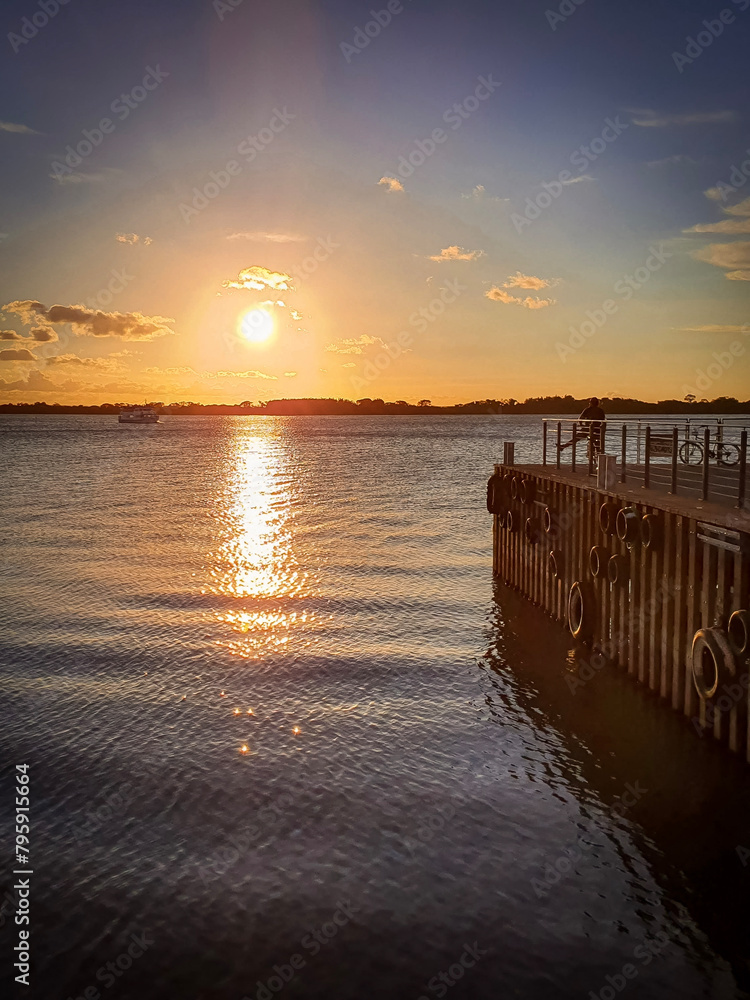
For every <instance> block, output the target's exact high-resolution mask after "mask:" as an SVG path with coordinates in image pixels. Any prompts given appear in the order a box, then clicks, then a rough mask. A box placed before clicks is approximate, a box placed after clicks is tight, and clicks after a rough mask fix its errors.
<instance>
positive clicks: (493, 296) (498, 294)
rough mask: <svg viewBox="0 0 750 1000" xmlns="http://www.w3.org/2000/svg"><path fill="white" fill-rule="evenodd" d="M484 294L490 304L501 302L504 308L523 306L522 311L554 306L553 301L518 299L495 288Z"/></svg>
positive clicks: (531, 298)
mask: <svg viewBox="0 0 750 1000" xmlns="http://www.w3.org/2000/svg"><path fill="white" fill-rule="evenodd" d="M484 294H485V298H488V299H490V300H491V301H492V302H502V303H503V304H504V305H506V306H523V308H524V309H546V308H547V306H553V305H554V304H555V299H535V298H533V297H532V296H531V295H527V296H526V298H525V299H520V298H517V297H516V296H515V295H511V294H510V292H506V291H504V290H503V289H502V288H498V287H497V286H495V287H494V288H490V290H489V291H488V292H485V293H484Z"/></svg>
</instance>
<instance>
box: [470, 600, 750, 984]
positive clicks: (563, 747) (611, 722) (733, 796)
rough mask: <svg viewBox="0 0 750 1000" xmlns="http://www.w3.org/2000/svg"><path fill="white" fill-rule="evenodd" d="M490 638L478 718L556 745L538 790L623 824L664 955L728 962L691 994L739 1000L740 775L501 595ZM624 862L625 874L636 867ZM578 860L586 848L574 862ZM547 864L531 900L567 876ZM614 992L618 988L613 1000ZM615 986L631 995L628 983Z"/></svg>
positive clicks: (653, 701)
mask: <svg viewBox="0 0 750 1000" xmlns="http://www.w3.org/2000/svg"><path fill="white" fill-rule="evenodd" d="M530 637H533V639H531V638H530ZM489 638H490V643H489V647H488V650H487V653H486V655H485V657H484V658H483V659H482V661H481V662H480V667H481V669H482V671H483V672H484V674H485V678H486V683H485V693H486V699H487V704H488V706H489V708H490V711H491V712H492V713H493V714H494V715H495V716H496V717H497V721H498V723H499V724H505V722H506V721H507V717H508V713H509V712H510V713H511V714H515V713H518V714H520V715H522V716H523V717H524V718H525V720H526V721H527V722H529V723H530V724H531V725H533V726H534V727H536V728H537V730H538V731H539V734H540V736H541V738H542V739H543V740H552V741H553V742H558V741H559V743H558V746H557V748H556V750H555V753H554V761H555V764H556V765H558V766H559V768H560V770H559V772H558V773H557V774H554V775H553V774H550V778H551V780H552V781H553V782H554V781H555V780H559V781H560V783H561V784H563V783H564V785H565V787H566V790H567V791H568V792H573V794H575V795H576V797H577V798H578V800H579V803H580V807H581V813H582V814H583V815H589V816H592V817H593V816H596V815H597V814H598V815H599V816H600V817H601V813H602V810H604V811H609V820H610V821H611V822H612V823H613V824H614V825H617V823H618V820H619V819H620V818H622V820H623V822H624V823H625V825H626V826H627V829H628V833H629V835H630V837H632V838H633V843H634V844H635V846H636V848H637V852H638V854H639V855H640V859H641V860H642V861H644V862H645V863H646V865H647V866H648V870H649V875H650V877H651V878H652V879H653V880H654V882H655V883H656V884H657V885H658V887H659V889H660V890H661V896H662V903H663V906H664V909H665V918H666V919H665V923H666V925H667V926H669V925H671V926H672V928H673V931H672V932H671V934H670V933H669V932H668V933H667V935H666V937H667V939H668V940H669V939H670V938H671V941H670V943H669V944H667V945H666V948H664V949H662V950H663V951H667V950H668V949H669V947H670V944H678V942H679V944H680V946H682V947H684V948H686V949H687V951H688V952H690V951H691V950H693V952H694V957H695V965H696V968H697V969H700V968H701V967H703V971H704V972H705V969H706V968H707V967H708V966H710V965H711V964H713V961H715V958H716V956H720V957H721V959H722V960H724V961H725V962H726V963H727V966H728V968H730V969H731V976H730V977H726V978H725V977H723V976H719V977H718V979H714V982H713V984H712V987H711V988H708V987H706V988H707V990H708V991H707V992H706V993H705V994H703V995H705V996H707V997H711V998H719V997H725V996H726V997H740V996H742V997H744V996H747V995H750V905H749V903H748V901H749V900H750V769H749V768H748V765H747V764H745V763H744V761H743V760H742V759H741V758H740V757H735V756H733V755H732V754H730V753H729V752H728V750H727V749H726V747H722V746H720V745H719V744H718V743H716V742H715V741H714V740H713V739H712V738H711V737H710V736H708V735H707V736H704V737H701V736H700V735H699V734H698V726H697V725H696V720H693V719H689V718H687V717H685V716H682V715H680V714H678V713H676V712H674V711H673V710H672V708H671V706H670V705H669V703H667V702H664V701H662V700H661V699H660V698H659V697H658V696H657V695H656V694H654V693H652V692H650V691H649V690H647V689H646V688H645V687H643V686H641V685H639V684H637V683H636V682H635V681H634V680H633V679H631V678H629V677H628V675H627V672H626V671H624V670H622V669H620V668H619V667H617V666H615V665H613V664H609V663H606V664H604V665H599V663H598V661H596V660H594V664H595V666H594V667H593V669H592V667H591V664H592V650H591V649H590V648H587V647H585V646H582V645H579V644H577V643H576V642H575V641H574V640H573V639H572V637H570V636H569V634H568V632H567V630H563V629H562V628H561V627H560V625H559V623H556V622H554V621H552V620H551V619H550V618H548V617H547V616H546V615H544V614H543V612H542V611H541V610H540V609H539V608H537V607H534V606H533V605H532V604H530V603H529V602H528V601H527V600H525V599H524V598H523V597H521V595H520V594H518V593H517V592H516V591H514V590H512V589H510V588H508V587H506V586H505V585H503V584H502V583H499V582H498V583H497V584H496V587H495V602H494V609H493V614H492V622H491V626H490V634H489ZM563 644H566V645H567V646H568V647H569V648H568V651H567V655H566V656H564V657H561V655H560V653H561V645H563ZM582 677H585V678H588V679H587V680H584V681H582ZM612 832H613V833H614V829H613V831H612ZM615 839H617V838H616V837H615ZM627 853H628V852H627V848H626V849H625V850H624V852H623V858H622V860H623V863H624V864H625V865H626V866H628V867H630V866H632V867H633V868H635V867H636V865H635V862H634V858H633V857H627V856H626V855H627ZM581 854H583V855H585V848H584V849H583V850H582V851H579V852H578V855H579V858H578V860H579V861H580V860H581V858H580V855H581ZM552 861H553V864H552V865H551V866H545V868H544V870H543V871H540V873H539V874H540V879H539V880H538V881H539V883H541V884H539V890H540V892H541V891H542V890H543V889H546V888H548V891H549V892H550V893H551V892H552V891H553V890H554V885H555V884H556V879H557V878H558V877H560V876H562V877H564V876H565V874H566V873H567V871H568V870H569V869H568V866H567V864H565V863H564V864H563V865H562V866H561V867H562V868H563V869H564V871H563V872H562V873H560V872H558V870H557V868H556V867H555V865H554V861H555V859H552ZM583 862H584V863H585V857H584V858H583ZM655 933H656V931H655ZM662 934H663V931H662ZM658 939H659V938H658V936H657V940H658ZM656 950H658V949H655V951H656ZM710 952H713V953H714V956H713V960H712V958H711V957H710ZM640 957H641V958H642V957H643V953H641V955H640ZM654 957H655V960H656V961H658V958H657V956H656V955H655V956H654ZM634 964H635V965H636V967H637V966H638V962H637V961H636V962H635V963H634ZM614 971H615V973H619V972H620V970H614ZM637 971H638V970H637V968H636V972H637ZM633 978H635V976H634V977H633ZM709 978H710V976H709ZM732 979H734V983H732V981H731V980H732ZM607 983H608V984H609V983H610V980H607ZM602 985H603V984H602ZM610 985H611V984H610ZM625 985H626V982H625V981H624V980H622V979H618V982H616V983H615V984H614V986H612V989H613V990H614V995H619V987H622V988H623V989H624V988H625ZM627 985H628V986H629V987H630V989H632V991H633V992H634V993H635V994H638V991H639V984H638V983H637V982H636V983H633V984H631V983H627ZM641 985H642V984H641ZM589 995H590V996H591V997H592V998H593V997H596V996H599V995H600V994H599V993H598V992H596V991H592V993H591V994H589ZM671 995H674V996H678V995H680V994H679V991H678V990H675V992H674V993H673V994H671ZM601 996H602V1000H605V998H607V997H610V993H609V992H606V991H605V993H603V994H601Z"/></svg>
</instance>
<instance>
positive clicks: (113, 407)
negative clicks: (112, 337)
mask: <svg viewBox="0 0 750 1000" xmlns="http://www.w3.org/2000/svg"><path fill="white" fill-rule="evenodd" d="M601 403H602V406H603V408H604V410H605V412H606V413H611V414H616V413H617V414H624V413H741V414H744V413H750V400H745V401H740V400H738V399H735V398H734V397H733V396H719V397H717V398H716V399H711V400H709V399H696V398H695V396H686V397H685V398H684V399H663V400H659V401H658V402H656V403H654V402H648V401H646V400H642V399H632V398H629V397H622V396H611V397H603V398H602V399H601ZM128 405H132V404H128V403H101V404H100V405H88V406H87V405H85V404H82V405H77V406H75V405H70V404H67V403H45V402H36V403H3V404H0V413H83V414H89V413H90V414H97V413H99V414H114V413H117V412H118V411H119V410H120V409H121V408H122V407H124V406H128ZM147 405H149V406H153V407H154V408H155V409H156V410H158V411H159V412H161V413H171V414H175V415H178V416H179V415H201V414H204V415H217V414H224V415H228V416H241V415H267V416H347V415H356V414H367V415H378V414H388V415H398V414H415V413H416V414H428V413H429V414H458V415H460V414H512V413H518V414H522V413H536V414H540V415H541V414H550V415H556V414H561V415H562V414H565V415H568V414H571V415H578V414H579V413H580V412H581V411H582V410H583V409H584V408H585V407H586V406H587V405H588V398H586V399H577V398H576V397H574V396H571V395H566V396H530V397H528V398H527V399H525V400H523V401H520V400H517V399H512V398H511V399H482V400H474V401H473V402H470V403H456V404H454V405H452V406H434V405H433V404H432V401H431V400H429V399H422V400H420V401H419V402H418V403H407V402H406V400H403V399H401V400H396V402H386V401H385V400H383V399H370V398H365V399H358V400H350V399H340V398H339V399H333V398H330V399H316V398H310V399H271V400H267V401H260V402H251V401H250V400H245V401H244V402H242V403H236V404H232V403H196V402H192V401H181V402H176V403H164V402H151V403H148V404H147Z"/></svg>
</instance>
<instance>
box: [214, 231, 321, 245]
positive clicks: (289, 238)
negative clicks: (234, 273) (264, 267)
mask: <svg viewBox="0 0 750 1000" xmlns="http://www.w3.org/2000/svg"><path fill="white" fill-rule="evenodd" d="M227 239H228V240H249V241H250V242H251V243H306V242H307V236H300V235H298V234H297V233H268V232H261V231H258V232H252V233H232V234H231V235H230V236H227Z"/></svg>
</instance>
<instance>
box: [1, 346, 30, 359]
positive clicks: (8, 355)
mask: <svg viewBox="0 0 750 1000" xmlns="http://www.w3.org/2000/svg"><path fill="white" fill-rule="evenodd" d="M0 361H38V358H35V357H34V355H33V354H32V353H31V351H27V350H26V348H25V347H20V348H19V349H18V350H10V351H0Z"/></svg>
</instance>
